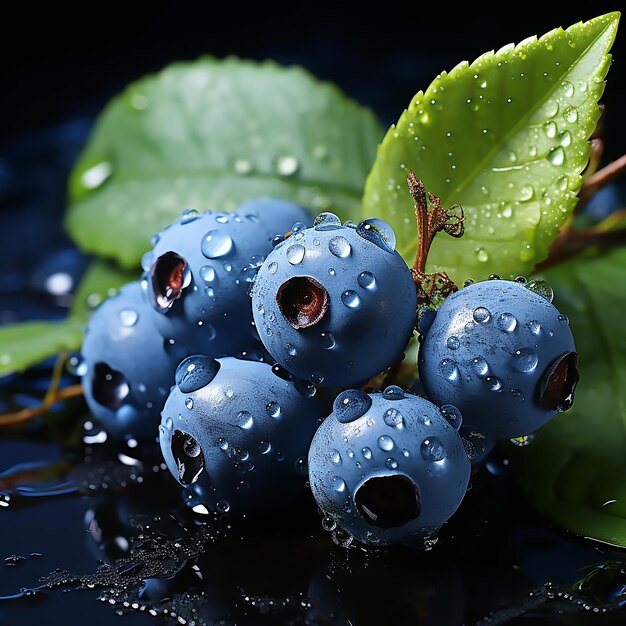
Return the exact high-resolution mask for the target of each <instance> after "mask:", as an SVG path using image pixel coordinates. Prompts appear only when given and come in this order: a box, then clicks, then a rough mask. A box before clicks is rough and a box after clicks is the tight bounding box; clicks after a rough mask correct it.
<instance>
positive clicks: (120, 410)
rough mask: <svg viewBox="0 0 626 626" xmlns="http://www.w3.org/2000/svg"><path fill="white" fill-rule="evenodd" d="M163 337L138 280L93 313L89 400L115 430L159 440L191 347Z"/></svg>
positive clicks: (85, 355)
mask: <svg viewBox="0 0 626 626" xmlns="http://www.w3.org/2000/svg"><path fill="white" fill-rule="evenodd" d="M179 348H180V346H178V345H175V346H172V345H170V344H168V343H167V342H166V341H164V340H163V337H161V335H160V334H159V332H158V330H157V328H156V326H155V325H154V321H153V317H152V307H151V306H150V304H149V303H148V302H147V300H146V298H145V294H144V293H143V290H142V287H141V284H140V282H139V281H136V282H132V283H129V284H128V285H125V286H124V287H122V289H121V290H120V292H119V294H117V295H116V296H113V297H112V298H109V299H108V300H105V302H103V303H102V304H101V305H100V306H99V307H98V308H97V309H96V311H95V312H94V314H93V316H92V318H91V320H90V322H89V325H88V326H87V331H86V333H85V339H84V341H83V347H82V359H83V363H82V365H81V368H84V373H83V374H82V384H83V388H84V393H85V399H86V401H87V405H88V406H89V409H90V411H91V413H92V414H93V416H94V417H95V418H97V419H98V420H99V421H100V422H101V423H102V424H103V426H104V427H105V429H106V430H107V431H108V432H109V433H110V434H112V435H114V436H117V437H121V438H128V437H132V438H135V439H144V438H150V439H153V440H156V438H157V435H158V426H159V416H160V412H161V409H162V408H163V404H164V403H165V399H166V397H167V394H168V393H169V390H170V387H171V386H172V385H173V384H174V374H175V372H176V366H177V365H178V363H179V362H180V360H181V359H183V358H185V357H186V356H187V355H188V354H189V352H188V351H185V350H184V349H179Z"/></svg>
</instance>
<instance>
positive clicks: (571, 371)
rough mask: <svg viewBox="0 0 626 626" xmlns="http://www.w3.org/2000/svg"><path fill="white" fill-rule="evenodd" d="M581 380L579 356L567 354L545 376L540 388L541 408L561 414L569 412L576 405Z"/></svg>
mask: <svg viewBox="0 0 626 626" xmlns="http://www.w3.org/2000/svg"><path fill="white" fill-rule="evenodd" d="M579 380H580V374H579V373H578V355H577V354H576V352H566V353H565V354H563V355H561V356H560V357H559V358H558V359H556V361H554V362H553V363H552V364H551V365H550V366H549V367H548V369H547V370H546V372H545V374H544V376H543V379H542V382H541V384H540V388H539V402H540V404H541V406H542V407H544V408H546V409H552V410H556V411H559V412H562V411H567V410H568V409H569V408H570V407H571V406H572V404H573V403H574V393H575V391H576V385H577V384H578V381H579Z"/></svg>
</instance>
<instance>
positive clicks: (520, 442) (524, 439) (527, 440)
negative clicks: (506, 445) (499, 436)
mask: <svg viewBox="0 0 626 626" xmlns="http://www.w3.org/2000/svg"><path fill="white" fill-rule="evenodd" d="M534 438H535V435H532V434H531V435H523V436H521V437H513V439H510V441H511V443H512V444H513V445H515V446H519V447H520V448H523V447H524V446H528V445H530V444H531V443H532V442H533V440H534Z"/></svg>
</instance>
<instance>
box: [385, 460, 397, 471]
mask: <svg viewBox="0 0 626 626" xmlns="http://www.w3.org/2000/svg"><path fill="white" fill-rule="evenodd" d="M385 467H386V468H387V469H390V470H394V469H397V468H398V461H396V460H395V459H387V460H386V461H385Z"/></svg>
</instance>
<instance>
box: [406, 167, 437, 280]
mask: <svg viewBox="0 0 626 626" xmlns="http://www.w3.org/2000/svg"><path fill="white" fill-rule="evenodd" d="M407 182H408V184H409V191H410V192H411V195H412V196H413V201H414V203H415V219H416V221H417V250H416V252H415V263H414V264H413V269H414V270H416V271H417V272H420V273H422V274H424V273H425V272H426V259H427V257H428V251H429V250H430V245H431V243H432V235H431V233H430V232H429V231H430V229H429V228H428V226H429V224H428V222H429V220H428V202H427V200H426V189H425V188H424V183H423V182H422V181H421V180H417V178H416V177H415V174H414V173H413V170H411V171H410V172H409V176H408V178H407Z"/></svg>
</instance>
